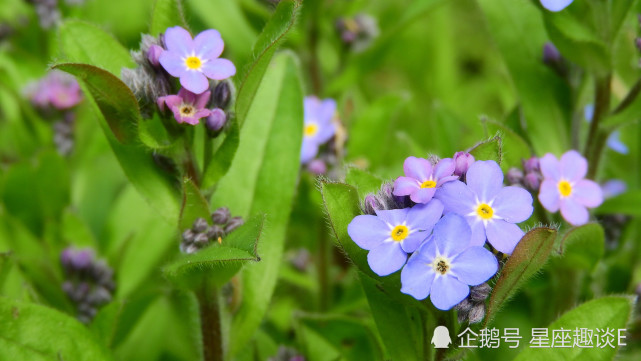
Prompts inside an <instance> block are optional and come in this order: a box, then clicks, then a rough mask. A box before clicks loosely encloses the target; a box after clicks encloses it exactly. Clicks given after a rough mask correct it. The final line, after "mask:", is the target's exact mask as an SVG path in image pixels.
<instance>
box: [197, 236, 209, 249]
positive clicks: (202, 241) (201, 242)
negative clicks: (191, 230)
mask: <svg viewBox="0 0 641 361" xmlns="http://www.w3.org/2000/svg"><path fill="white" fill-rule="evenodd" d="M208 243H209V237H207V234H206V233H198V234H197V235H196V237H195V238H194V244H195V245H197V246H199V247H202V246H206V245H207V244H208Z"/></svg>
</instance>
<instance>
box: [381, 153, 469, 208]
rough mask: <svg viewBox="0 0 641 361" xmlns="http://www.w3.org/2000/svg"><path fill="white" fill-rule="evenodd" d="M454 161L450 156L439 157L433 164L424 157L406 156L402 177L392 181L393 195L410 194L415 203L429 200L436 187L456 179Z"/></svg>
mask: <svg viewBox="0 0 641 361" xmlns="http://www.w3.org/2000/svg"><path fill="white" fill-rule="evenodd" d="M455 169H456V162H454V160H453V159H452V158H444V159H441V160H440V161H439V162H438V163H437V164H436V165H435V166H432V163H431V162H430V161H429V160H427V159H424V158H416V157H408V158H406V159H405V162H404V163H403V171H404V172H405V176H404V177H398V178H397V179H396V181H395V182H394V195H395V196H410V199H411V200H412V201H413V202H415V203H427V202H429V201H430V200H431V199H432V197H434V194H436V191H437V189H438V188H440V187H441V186H442V185H443V184H445V183H446V182H449V181H453V180H456V179H458V176H455V175H453V174H454V170H455Z"/></svg>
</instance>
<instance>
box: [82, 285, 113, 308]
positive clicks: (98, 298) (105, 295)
mask: <svg viewBox="0 0 641 361" xmlns="http://www.w3.org/2000/svg"><path fill="white" fill-rule="evenodd" d="M109 301H111V293H110V292H109V291H108V290H107V289H106V288H104V287H96V288H95V289H94V290H93V291H92V292H91V293H90V294H89V296H87V302H88V303H89V304H92V305H101V304H103V303H107V302H109Z"/></svg>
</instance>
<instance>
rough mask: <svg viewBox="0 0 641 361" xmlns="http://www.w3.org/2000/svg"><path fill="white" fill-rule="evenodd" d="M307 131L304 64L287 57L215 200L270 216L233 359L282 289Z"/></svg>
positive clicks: (234, 338) (265, 89) (244, 212)
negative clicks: (280, 275) (282, 269)
mask: <svg viewBox="0 0 641 361" xmlns="http://www.w3.org/2000/svg"><path fill="white" fill-rule="evenodd" d="M302 127H303V90H302V87H301V83H300V74H299V65H298V61H297V59H296V58H295V57H294V55H293V54H292V53H281V54H278V55H276V56H275V57H274V59H273V61H272V63H271V64H270V66H269V71H268V72H266V73H265V77H264V78H263V80H262V82H261V84H260V87H259V88H258V91H257V92H256V96H255V98H254V100H253V102H252V103H251V106H250V107H249V110H248V111H247V117H246V120H245V123H244V125H243V126H242V128H241V132H240V143H239V145H238V150H237V151H236V155H235V156H234V160H233V162H232V165H231V168H230V169H229V172H228V173H227V175H225V177H224V178H223V179H221V181H220V183H219V185H218V188H217V190H216V192H215V193H214V195H213V198H212V203H213V204H214V205H215V206H216V207H220V206H227V207H229V208H230V209H231V211H232V214H238V215H240V216H243V217H247V216H250V215H256V214H267V216H268V223H267V224H268V225H269V226H268V227H267V228H266V229H265V234H264V237H262V239H263V241H262V242H261V245H259V247H260V248H259V250H258V252H259V254H260V255H261V257H263V261H262V262H259V263H255V264H251V265H249V266H247V267H245V269H244V270H243V286H242V288H243V291H242V292H243V303H242V304H241V307H240V309H239V311H238V313H237V314H236V317H235V318H234V321H233V324H232V328H231V335H230V340H231V344H230V349H229V354H230V355H234V354H236V353H237V352H238V351H239V350H240V349H241V348H243V347H245V344H246V343H247V341H248V340H249V339H250V338H251V336H252V334H253V333H254V330H255V329H256V328H257V327H258V325H259V324H260V322H261V320H262V318H263V315H264V314H265V312H266V311H267V306H268V305H269V300H270V299H271V295H272V292H273V291H274V287H275V285H276V279H277V276H278V270H279V268H280V265H281V257H282V254H283V247H284V241H285V233H286V227H287V221H288V220H289V216H290V212H291V206H292V202H293V199H294V189H295V187H296V182H297V179H298V173H299V169H300V147H301V138H302V134H303V129H302ZM263 245H264V246H263Z"/></svg>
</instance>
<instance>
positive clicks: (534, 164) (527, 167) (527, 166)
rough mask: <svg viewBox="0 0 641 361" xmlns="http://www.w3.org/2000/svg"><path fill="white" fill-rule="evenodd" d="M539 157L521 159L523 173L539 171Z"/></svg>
mask: <svg viewBox="0 0 641 361" xmlns="http://www.w3.org/2000/svg"><path fill="white" fill-rule="evenodd" d="M540 169H541V168H540V167H539V158H537V157H531V158H530V159H527V160H523V170H524V171H525V173H532V172H537V173H538V172H539V171H540Z"/></svg>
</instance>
